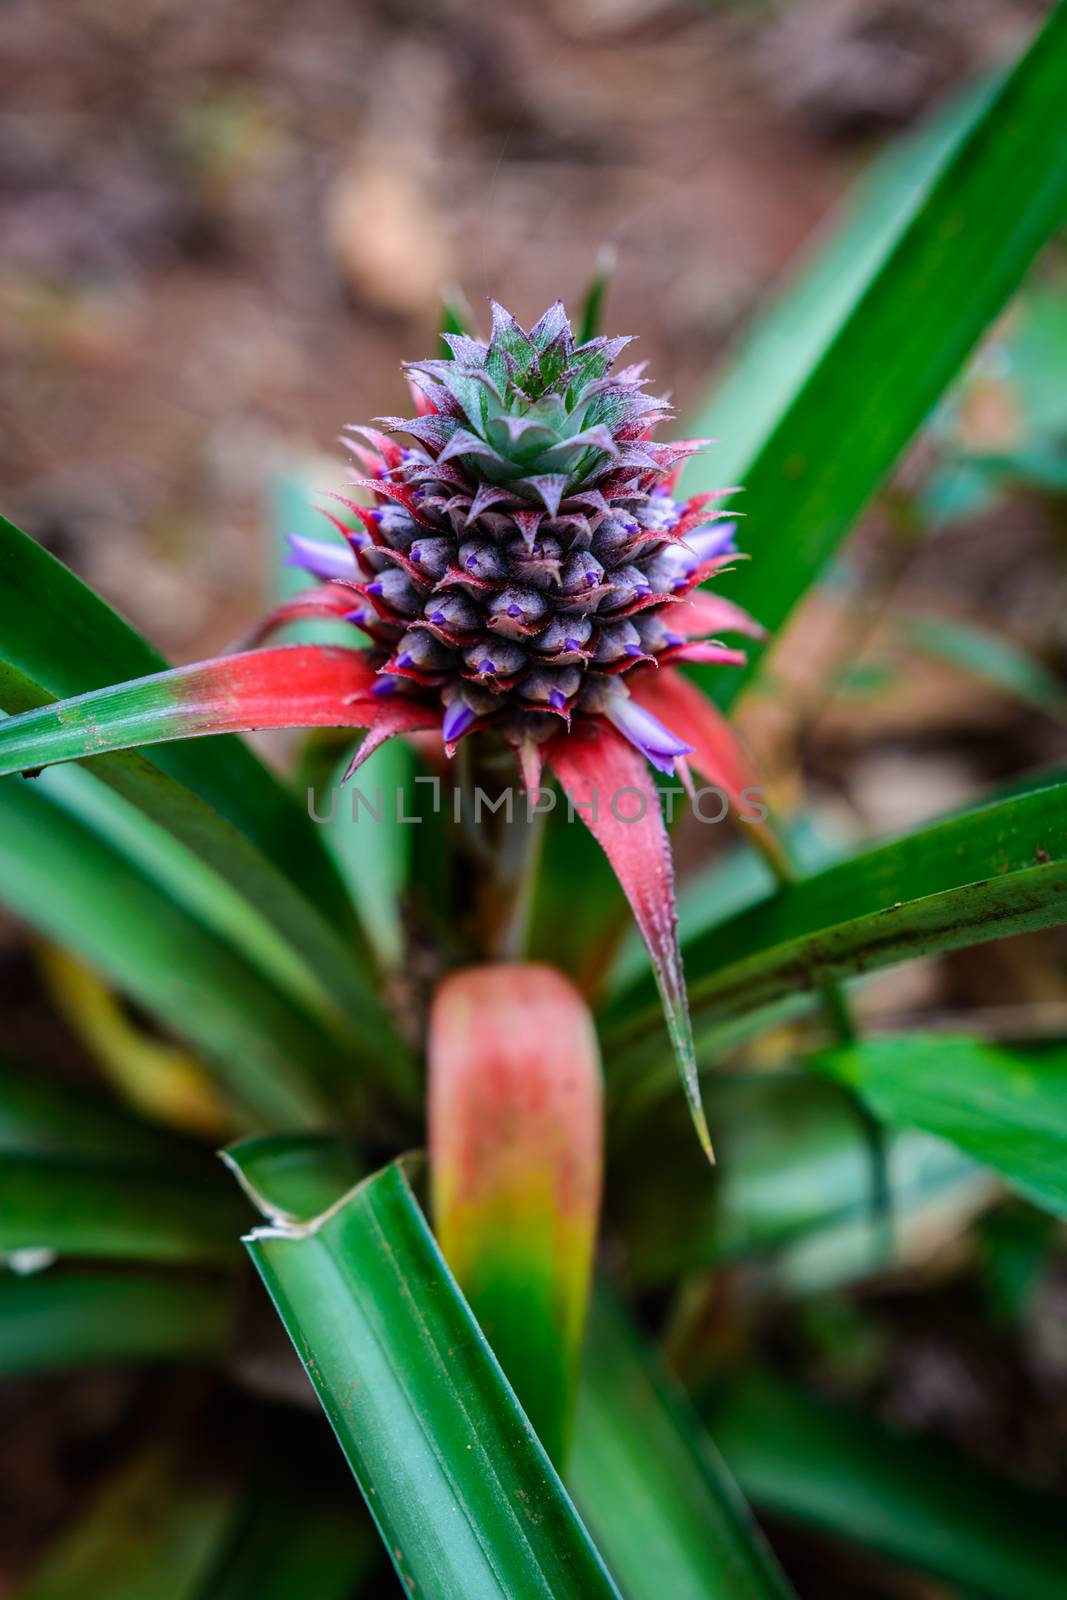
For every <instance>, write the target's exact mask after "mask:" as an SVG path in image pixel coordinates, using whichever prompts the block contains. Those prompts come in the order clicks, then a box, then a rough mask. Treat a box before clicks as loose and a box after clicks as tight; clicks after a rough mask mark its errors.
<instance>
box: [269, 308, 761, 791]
mask: <svg viewBox="0 0 1067 1600" xmlns="http://www.w3.org/2000/svg"><path fill="white" fill-rule="evenodd" d="M492 313H493V324H492V332H491V334H490V337H489V339H488V340H487V341H484V342H483V341H482V340H479V339H474V338H471V337H470V336H468V335H467V334H446V335H445V338H446V340H447V342H448V345H449V348H450V350H451V352H452V355H451V359H436V360H428V361H415V362H410V363H407V364H406V370H407V372H408V374H409V378H410V379H411V382H412V388H413V391H414V394H415V400H416V405H417V407H418V414H417V415H416V416H414V417H408V418H404V417H383V418H379V419H378V422H379V423H380V424H382V425H384V427H385V429H386V430H387V431H385V432H383V431H381V428H367V427H353V428H351V429H349V430H348V431H349V432H350V433H351V434H352V436H353V437H352V438H351V439H349V440H346V443H348V444H349V447H350V448H351V449H352V451H353V453H354V455H355V457H356V459H357V461H358V462H359V463H360V465H361V467H362V468H363V470H364V474H365V475H363V476H360V477H357V478H356V479H355V482H356V484H357V485H359V486H360V487H361V488H362V489H363V490H365V491H368V492H369V494H370V496H371V497H372V499H373V501H374V504H373V505H372V506H367V505H365V504H360V503H357V502H356V501H354V500H344V503H345V504H346V505H347V506H348V507H349V508H350V510H351V511H352V512H354V513H355V514H356V516H357V517H358V518H359V520H360V522H361V524H362V528H361V529H360V530H358V531H353V530H351V529H349V528H347V527H345V526H344V525H343V524H342V523H340V522H339V521H337V522H336V526H337V527H338V528H339V529H340V531H341V532H342V533H343V534H344V535H345V538H346V540H347V541H348V549H347V551H340V550H338V549H337V547H336V546H329V547H326V546H322V545H316V544H315V542H314V541H307V540H300V541H295V542H294V547H293V557H292V559H293V560H294V562H295V563H296V564H298V565H300V566H303V567H304V568H305V569H306V570H308V571H309V572H312V573H313V574H314V575H315V576H317V577H319V578H322V579H324V580H326V583H327V584H328V585H331V586H332V587H330V588H329V589H327V590H324V591H319V592H317V593H316V594H313V595H311V596H310V597H309V598H307V599H301V600H299V601H297V602H296V603H295V605H296V610H295V611H293V613H292V614H299V615H311V614H315V613H316V611H318V612H320V613H322V614H330V615H342V616H344V617H345V618H346V619H347V620H348V621H350V622H352V623H353V624H355V626H356V627H358V628H359V629H361V631H362V632H363V633H364V634H365V635H366V636H367V638H368V640H369V642H370V659H371V661H372V663H373V665H374V669H375V671H376V673H377V674H378V678H377V684H376V688H375V691H374V692H375V694H376V695H377V696H379V697H380V698H381V699H382V701H383V703H384V702H386V701H392V702H394V703H395V704H396V710H395V713H394V715H395V717H396V718H399V719H402V720H403V719H406V725H409V726H410V725H412V724H411V721H410V719H411V718H412V717H418V718H421V719H422V720H421V722H420V724H419V725H421V726H429V725H432V724H434V723H436V725H437V726H439V728H440V730H441V734H442V737H443V739H444V743H445V746H446V748H447V749H448V751H449V752H450V753H451V751H452V750H453V749H454V747H455V745H456V743H457V742H458V740H460V739H461V738H463V737H465V736H466V735H467V734H468V733H470V732H472V731H475V730H478V729H482V728H490V727H491V728H492V729H494V730H495V731H496V732H497V733H499V734H501V735H502V736H503V737H504V738H505V739H506V740H508V741H509V743H511V744H512V745H513V746H514V747H515V749H516V751H517V753H518V754H519V759H520V763H521V765H522V768H523V773H524V776H525V777H526V779H527V781H530V779H531V777H532V776H533V775H534V774H536V772H537V771H539V765H540V761H541V759H542V758H543V752H544V751H545V750H547V749H548V748H549V747H550V746H551V745H552V744H553V742H554V741H555V740H557V739H558V738H559V737H560V736H561V735H562V734H564V733H566V732H567V730H569V729H570V728H571V727H572V723H573V719H574V718H575V717H576V716H584V717H587V718H595V719H600V720H602V721H603V720H607V721H609V722H611V723H613V724H614V725H615V727H616V728H617V729H618V731H620V732H621V733H623V735H624V736H625V737H626V738H627V739H629V740H630V742H631V743H633V744H634V745H636V746H637V748H638V749H640V750H641V751H642V752H643V753H644V754H645V755H646V756H647V757H648V759H649V760H650V761H651V762H652V763H653V765H655V766H657V767H659V768H660V770H662V771H664V772H669V771H673V770H674V767H675V763H676V761H677V760H678V759H679V758H680V757H682V756H684V755H685V754H686V752H687V751H688V750H689V748H690V747H689V745H688V744H686V742H685V741H684V739H681V738H679V737H677V736H676V735H674V734H673V733H671V732H670V730H668V729H667V728H665V727H663V726H662V725H661V724H660V723H659V722H658V720H657V719H656V718H655V716H654V715H652V714H651V713H650V712H649V711H648V710H647V709H645V708H643V707H642V705H641V704H640V700H639V698H635V695H634V694H633V693H632V692H631V686H630V684H631V678H632V681H633V684H634V687H635V689H636V687H637V685H638V682H639V680H640V678H641V674H642V672H643V671H645V669H648V668H661V667H666V666H669V665H671V664H673V663H676V662H681V661H704V662H715V661H723V662H737V661H739V660H742V659H743V657H742V656H740V654H739V652H738V651H736V650H732V649H728V648H727V647H726V646H724V645H721V644H719V643H718V642H717V641H712V642H709V641H708V640H707V635H708V634H709V633H711V632H713V631H715V630H716V629H718V628H723V629H725V630H731V631H738V632H742V633H750V634H751V633H758V631H759V630H758V629H756V627H755V625H754V624H753V623H752V621H751V619H750V618H748V617H746V616H745V615H744V613H742V612H740V611H739V610H738V608H737V607H736V606H731V605H730V603H729V602H728V601H725V600H719V599H718V598H717V597H713V596H711V595H709V594H706V593H702V594H697V593H691V591H695V590H696V589H697V587H698V585H700V584H701V583H702V582H703V581H704V580H705V579H707V578H708V577H710V576H712V575H713V574H714V573H716V572H718V571H720V570H721V569H722V567H723V566H724V565H725V564H727V563H728V562H729V560H730V558H731V555H732V553H733V550H734V545H733V533H734V527H735V525H734V524H733V523H732V522H721V521H719V520H718V519H719V518H720V517H721V515H722V513H721V512H719V511H717V510H715V509H714V508H713V507H712V506H711V505H710V502H712V501H713V500H714V499H715V498H716V497H715V496H714V495H711V494H702V495H696V496H693V497H692V498H690V499H688V500H678V499H675V498H674V490H673V484H674V478H675V475H676V472H675V469H676V468H677V467H678V465H679V464H680V463H681V462H682V461H683V460H684V459H685V458H686V457H687V456H689V455H692V454H693V452H694V451H696V450H697V449H699V448H700V446H701V445H702V444H704V443H706V441H704V440H699V439H697V440H693V439H690V440H682V441H676V442H673V443H657V442H656V441H654V440H653V438H652V431H653V429H654V428H655V426H656V424H657V423H659V422H661V421H663V419H664V418H665V417H667V416H669V414H670V407H669V405H668V404H667V402H666V400H665V399H662V398H654V397H652V396H650V395H647V394H645V392H644V386H645V382H646V380H645V378H644V376H643V368H642V366H629V367H624V368H622V369H621V370H619V371H613V367H614V363H615V361H616V359H617V357H618V356H619V354H620V352H621V351H622V350H624V349H625V348H626V346H627V345H628V344H629V343H630V340H629V339H625V338H622V339H605V338H592V339H589V340H586V341H585V342H584V343H581V344H578V343H576V342H575V339H574V335H573V332H572V330H571V326H570V323H569V322H568V320H567V315H566V312H565V311H564V309H563V306H562V304H561V303H560V302H559V301H557V302H556V303H555V304H554V305H552V306H550V307H549V309H548V310H547V311H546V312H545V314H544V316H542V317H541V318H540V320H539V321H538V322H537V323H535V324H534V326H533V327H532V328H531V329H530V330H529V332H527V331H526V330H525V329H523V328H522V327H520V326H519V324H518V323H517V322H516V321H515V319H514V317H512V316H511V314H510V313H509V312H507V311H505V310H504V308H503V307H502V306H500V305H498V304H496V302H495V301H494V302H492ZM398 433H399V434H406V435H407V436H408V438H409V439H410V440H412V441H413V443H412V444H411V445H409V446H408V447H404V446H403V445H401V444H400V443H398V442H397V440H396V439H395V438H394V437H392V436H393V435H395V434H398ZM341 498H342V499H344V497H343V496H342V497H341ZM291 610H292V608H283V613H284V614H282V615H280V616H279V615H278V614H276V615H275V616H274V617H272V618H269V619H267V623H266V626H268V627H269V626H273V625H275V624H276V622H277V621H278V620H284V616H285V615H288V614H289V612H290V611H291ZM401 702H402V704H401ZM382 726H383V727H384V726H385V722H384V721H383V724H382ZM393 731H398V729H394V730H393ZM370 748H373V739H372V738H369V739H368V740H367V741H365V743H364V746H363V747H362V749H361V751H360V753H359V756H358V757H357V760H359V759H363V757H364V756H365V755H366V754H368V753H369V750H370Z"/></svg>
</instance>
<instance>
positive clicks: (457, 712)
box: [441, 700, 477, 744]
mask: <svg viewBox="0 0 1067 1600" xmlns="http://www.w3.org/2000/svg"><path fill="white" fill-rule="evenodd" d="M475 721H477V718H476V717H475V715H474V712H473V711H472V710H471V708H470V706H469V705H468V704H467V702H466V701H465V700H453V702H452V704H451V705H450V706H448V707H447V709H446V711H445V714H444V717H443V719H442V721H441V737H442V739H443V740H444V742H445V744H455V742H456V740H457V739H462V737H463V735H464V734H465V733H466V732H467V730H468V728H469V727H470V726H471V724H472V723H473V722H475Z"/></svg>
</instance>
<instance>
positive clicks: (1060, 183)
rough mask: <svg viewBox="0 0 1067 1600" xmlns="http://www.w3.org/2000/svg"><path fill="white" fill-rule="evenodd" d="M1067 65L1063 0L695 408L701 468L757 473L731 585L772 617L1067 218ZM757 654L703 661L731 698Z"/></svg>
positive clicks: (749, 480) (891, 177)
mask: <svg viewBox="0 0 1067 1600" xmlns="http://www.w3.org/2000/svg"><path fill="white" fill-rule="evenodd" d="M1065 74H1067V11H1065V10H1064V8H1063V6H1062V5H1059V6H1056V7H1055V8H1054V10H1053V12H1052V14H1051V16H1050V17H1049V19H1048V22H1047V23H1046V25H1045V27H1044V29H1043V30H1042V32H1041V33H1040V34H1039V35H1038V37H1037V39H1036V40H1035V41H1034V43H1033V45H1032V46H1031V48H1030V50H1029V52H1028V53H1027V54H1026V55H1025V56H1024V57H1023V59H1022V60H1021V61H1020V62H1019V63H1018V65H1017V66H1016V67H1015V69H1014V70H1013V71H1012V72H1010V73H1008V74H1007V75H1006V76H1005V77H1004V78H1003V79H1002V80H1001V81H1000V82H999V83H998V84H997V85H996V86H995V87H994V88H993V89H992V90H990V91H988V92H986V93H984V94H982V95H981V96H980V97H978V99H977V100H976V101H975V102H974V103H973V104H972V105H971V106H970V107H969V108H968V110H967V113H966V114H965V115H963V116H958V117H954V118H953V119H952V120H951V123H950V124H949V126H948V127H947V128H945V129H943V130H942V132H941V135H940V137H938V138H934V139H932V140H931V139H930V138H927V139H925V140H924V141H923V143H922V144H921V145H920V146H919V148H918V150H917V151H916V152H915V153H914V154H913V155H912V156H911V157H910V158H907V157H906V158H905V159H904V160H903V161H902V160H901V159H900V157H899V156H898V157H896V158H895V159H894V160H893V162H892V164H891V165H890V167H889V169H888V170H887V171H885V172H883V173H882V174H880V175H879V178H878V180H877V182H876V184H875V186H874V187H873V188H872V191H871V193H870V194H869V195H868V196H867V197H865V199H864V201H863V203H862V204H861V207H860V209H859V212H858V214H857V216H856V217H855V219H854V220H853V222H852V225H851V227H850V229H849V230H848V231H847V232H845V233H844V234H842V235H841V236H840V237H839V238H838V239H837V240H836V241H835V242H834V243H833V244H832V245H831V247H830V250H829V252H828V253H827V254H826V255H825V256H823V257H822V258H821V260H819V261H818V262H816V264H815V266H814V267H813V268H812V270H811V271H810V272H809V274H808V275H807V277H805V278H804V279H802V280H801V282H800V284H799V285H798V287H797V290H796V292H795V293H794V294H793V295H792V296H791V297H788V298H787V299H786V300H785V301H783V303H782V304H781V305H780V306H779V307H778V308H776V309H775V311H774V312H773V313H772V316H771V319H770V320H769V322H768V323H767V325H766V326H765V327H764V328H762V329H761V330H759V331H758V332H757V335H756V337H755V338H754V339H753V340H752V342H751V344H750V345H749V346H748V348H747V350H745V351H743V352H742V355H741V358H740V360H739V361H738V364H737V366H736V367H735V369H734V372H733V375H732V377H731V378H730V379H729V380H728V381H727V382H726V383H725V384H723V385H722V387H721V388H720V389H719V390H718V391H717V392H716V394H715V396H714V398H713V399H712V400H711V402H710V403H709V404H708V405H707V406H706V407H705V408H704V410H703V411H701V412H700V413H699V415H698V416H697V418H696V420H695V423H694V427H693V431H694V432H696V433H699V434H702V435H707V436H709V437H711V438H716V439H722V440H723V441H725V447H724V449H722V450H719V451H713V452H712V453H711V454H710V455H709V456H708V457H706V458H705V460H704V464H703V465H702V467H701V469H700V470H701V471H702V472H703V473H704V474H714V484H720V483H736V484H743V485H744V491H745V492H744V496H743V501H742V505H741V509H743V510H744V512H745V517H746V523H745V529H746V532H745V548H746V550H748V551H749V552H751V554H752V557H753V560H752V562H751V563H750V564H749V565H747V566H745V567H744V568H743V569H742V570H741V571H739V572H738V574H737V575H736V577H735V578H734V579H733V580H732V586H731V590H730V594H731V598H732V599H735V600H737V602H738V603H739V604H740V605H742V606H744V607H745V608H746V609H747V610H749V611H751V612H752V614H753V615H754V616H756V617H758V618H759V619H760V621H761V622H762V623H763V624H764V626H765V627H767V628H769V629H771V630H772V631H774V630H777V629H779V628H780V627H781V626H782V624H783V623H784V622H785V621H786V619H787V618H788V616H789V615H790V613H791V612H792V611H793V609H794V607H795V606H796V604H797V602H798V601H799V600H800V599H801V598H802V596H803V595H804V593H805V591H806V590H807V589H808V588H809V586H810V585H811V584H812V583H814V582H815V581H817V580H818V578H819V576H820V574H821V573H822V572H823V570H824V568H825V567H826V565H827V563H828V562H829V561H830V560H831V559H832V558H833V556H834V553H835V551H836V550H837V547H838V545H839V544H840V541H841V539H842V538H843V536H844V535H845V534H846V533H847V532H848V530H849V528H850V527H851V525H852V523H853V522H854V521H855V518H856V516H857V515H858V514H859V512H860V511H862V509H863V507H864V506H865V505H866V503H867V501H868V500H869V499H870V497H871V495H872V494H874V492H875V490H876V489H877V488H878V487H879V485H880V484H881V482H882V480H883V479H884V478H885V476H886V474H887V473H888V472H889V470H890V468H891V467H892V466H893V464H894V462H895V461H896V460H897V458H898V456H899V455H900V453H901V451H902V450H903V449H904V447H905V445H907V444H908V442H909V441H910V439H911V438H912V436H913V434H914V433H915V431H916V429H917V428H918V427H919V426H920V425H921V424H922V422H923V421H924V419H925V418H926V416H927V414H928V413H929V411H930V410H931V408H932V407H933V406H934V405H935V403H936V402H937V401H938V400H939V398H940V397H941V394H942V393H943V391H944V389H945V388H946V386H947V385H948V384H949V383H950V382H951V381H952V379H953V378H954V377H955V376H956V374H957V372H958V371H959V369H960V367H961V366H962V364H963V362H964V360H965V359H966V357H967V355H968V354H969V352H970V351H971V349H972V348H973V347H974V345H975V343H976V342H977V340H978V339H980V338H981V336H982V334H983V333H984V332H985V330H986V328H987V327H988V326H989V324H990V322H991V321H992V320H993V318H994V317H995V316H996V315H997V313H998V312H999V311H1000V310H1001V308H1002V306H1003V305H1004V303H1005V301H1006V300H1007V299H1008V297H1009V295H1010V294H1011V293H1012V292H1013V291H1014V290H1015V289H1016V288H1017V287H1018V285H1019V282H1020V281H1021V279H1022V277H1023V274H1024V273H1025V272H1026V270H1027V268H1028V267H1029V266H1030V264H1031V262H1032V261H1033V259H1034V256H1035V255H1036V254H1037V252H1038V251H1039V250H1040V248H1041V246H1042V245H1043V244H1045V242H1046V241H1047V240H1048V239H1049V237H1050V236H1051V235H1052V234H1053V233H1055V232H1056V230H1057V229H1059V228H1061V227H1062V226H1063V225H1064V223H1065V222H1067V160H1065V159H1064V136H1063V123H1062V93H1063V80H1064V76H1065ZM1021 173H1026V174H1027V175H1028V180H1029V181H1025V182H1021V181H1020V177H1019V175H1020V174H1021ZM771 375H773V377H771ZM690 481H691V482H694V483H695V482H696V474H695V471H694V472H692V473H691V478H690ZM700 486H701V487H703V486H704V484H703V483H701V485H700ZM712 486H713V484H712V483H711V482H709V483H708V484H707V487H712ZM759 658H760V651H759V650H758V649H755V650H753V651H752V652H751V653H750V658H749V665H748V667H747V668H745V669H730V670H729V671H728V672H726V671H720V670H719V669H716V671H715V672H714V673H705V675H704V676H705V678H706V683H707V688H708V691H709V693H713V694H715V696H716V698H718V700H719V702H720V704H728V703H729V702H730V701H731V700H732V699H733V698H734V697H735V696H736V694H737V693H738V691H739V690H740V688H741V687H742V686H743V685H744V684H745V683H746V682H748V681H749V680H750V679H751V677H752V675H753V673H754V672H755V670H756V668H757V666H758V664H759Z"/></svg>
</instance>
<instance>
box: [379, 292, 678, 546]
mask: <svg viewBox="0 0 1067 1600" xmlns="http://www.w3.org/2000/svg"><path fill="white" fill-rule="evenodd" d="M445 339H446V341H447V343H448V345H449V347H450V349H451V350H452V360H450V361H443V360H437V361H416V362H410V363H408V369H407V370H408V371H409V372H410V373H411V374H412V376H413V380H414V382H415V383H416V384H417V386H418V388H419V389H420V390H421V391H422V393H423V394H424V395H425V397H426V399H427V401H428V402H429V404H430V405H431V406H432V407H433V413H434V414H433V415H432V416H429V417H426V416H424V417H417V418H413V419H411V420H409V421H406V422H405V423H404V427H405V428H406V429H407V431H408V432H410V433H412V434H413V435H414V436H415V437H417V438H419V439H421V440H422V441H423V442H424V443H425V444H427V445H428V446H430V447H431V448H432V449H433V450H434V453H435V455H436V457H437V460H438V461H440V462H444V461H449V460H455V461H457V463H458V464H459V465H460V467H461V468H462V470H463V472H464V473H465V474H466V476H467V477H468V478H469V479H470V480H471V481H472V482H473V483H483V484H490V485H497V486H504V485H506V486H507V487H508V489H510V490H511V491H512V492H513V493H517V494H519V495H520V496H521V497H522V498H524V499H529V500H532V501H534V502H537V503H540V504H542V505H544V506H545V508H546V509H547V510H548V511H549V513H550V514H554V513H555V511H556V510H557V509H558V506H559V502H560V500H561V499H563V498H564V497H566V496H567V495H570V494H574V493H575V492H577V491H578V490H581V489H590V488H594V487H595V486H596V485H597V484H599V483H600V482H601V481H602V480H603V479H604V478H605V477H606V476H608V475H609V474H610V473H612V472H615V471H620V470H630V471H633V470H634V469H637V470H643V471H648V470H656V469H657V468H661V467H662V463H661V461H660V460H659V459H658V458H657V456H656V455H655V453H654V452H650V451H649V450H648V449H647V448H642V447H641V440H642V437H643V436H645V435H647V434H648V433H649V431H650V430H651V429H652V428H653V427H655V425H656V423H658V422H660V421H662V420H663V418H664V417H666V416H667V415H668V414H669V411H670V408H669V406H668V405H667V403H666V401H664V400H662V399H656V398H653V397H652V396H649V395H645V394H643V393H642V389H643V385H644V381H645V380H644V379H643V378H642V376H641V370H642V369H641V367H639V366H634V367H627V368H624V369H623V370H622V371H620V372H617V373H614V374H613V373H612V372H611V368H612V365H613V363H614V362H615V360H616V358H617V357H618V355H619V354H620V352H621V351H622V350H624V349H625V347H626V346H627V345H628V344H629V343H630V340H629V339H628V338H622V339H604V338H597V339H590V340H589V341H588V342H587V343H585V344H576V343H575V340H574V335H573V332H572V330H571V325H570V323H569V321H568V319H567V315H566V312H565V311H564V309H563V305H562V303H561V302H560V301H558V300H557V301H556V303H555V304H554V305H553V306H550V307H549V309H548V310H547V311H546V312H545V314H544V316H543V317H541V319H540V321H538V322H537V323H536V324H535V325H534V327H532V328H531V329H530V331H529V333H527V332H526V330H525V329H524V328H522V327H520V326H519V324H518V323H517V322H516V321H515V318H514V317H513V316H512V315H511V314H510V312H508V311H505V310H504V308H503V306H500V305H498V304H497V303H496V302H495V301H494V302H493V331H492V334H491V335H490V338H489V341H488V343H487V344H483V343H482V342H481V341H480V340H477V339H471V338H468V337H467V336H466V335H465V334H446V335H445Z"/></svg>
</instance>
